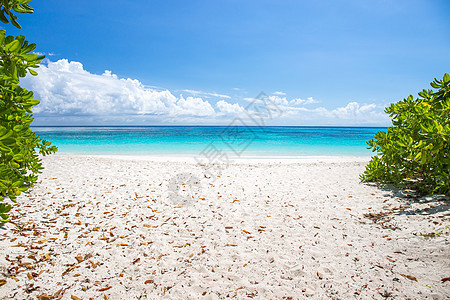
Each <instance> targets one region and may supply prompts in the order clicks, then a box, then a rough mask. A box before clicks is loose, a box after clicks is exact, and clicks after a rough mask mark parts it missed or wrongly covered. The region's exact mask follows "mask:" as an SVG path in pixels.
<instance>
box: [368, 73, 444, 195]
mask: <svg viewBox="0 0 450 300" xmlns="http://www.w3.org/2000/svg"><path fill="white" fill-rule="evenodd" d="M431 87H432V88H434V89H435V90H431V89H429V90H425V89H424V90H423V91H422V92H420V93H419V98H416V99H414V98H413V96H409V97H408V98H406V99H403V100H402V101H399V102H397V103H393V104H391V106H389V107H388V108H386V113H388V114H389V116H390V117H391V118H392V126H391V127H389V128H388V130H387V131H380V132H378V133H377V134H375V136H374V139H372V140H370V141H369V142H368V145H369V146H370V147H369V148H371V149H372V151H373V152H376V153H377V155H376V156H374V157H372V159H371V161H370V162H369V164H368V165H367V166H366V170H365V172H364V173H363V174H362V175H361V180H362V181H365V182H381V183H393V184H396V185H399V186H402V187H409V188H413V189H415V190H416V191H417V192H419V193H422V194H434V193H441V194H446V195H448V194H450V143H449V141H450V76H449V75H448V74H447V73H446V74H445V75H444V77H443V79H442V80H437V79H435V80H434V81H433V82H432V83H431Z"/></svg>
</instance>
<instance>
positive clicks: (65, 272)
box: [61, 266, 78, 276]
mask: <svg viewBox="0 0 450 300" xmlns="http://www.w3.org/2000/svg"><path fill="white" fill-rule="evenodd" d="M75 268H78V266H71V267H69V268H67V270H65V271H64V272H63V273H62V274H61V276H64V275H66V274H67V273H69V272H70V271H72V270H73V269H75Z"/></svg>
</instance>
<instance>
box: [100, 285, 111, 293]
mask: <svg viewBox="0 0 450 300" xmlns="http://www.w3.org/2000/svg"><path fill="white" fill-rule="evenodd" d="M109 289H112V286H107V287H104V288H101V289H99V290H98V291H99V292H104V291H107V290H109Z"/></svg>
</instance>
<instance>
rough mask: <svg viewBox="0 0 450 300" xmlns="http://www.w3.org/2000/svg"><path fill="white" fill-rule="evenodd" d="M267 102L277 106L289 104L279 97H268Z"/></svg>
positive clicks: (284, 98)
mask: <svg viewBox="0 0 450 300" xmlns="http://www.w3.org/2000/svg"><path fill="white" fill-rule="evenodd" d="M268 98H269V100H270V101H272V102H273V103H275V104H277V105H288V104H289V102H288V101H287V99H286V97H280V96H268Z"/></svg>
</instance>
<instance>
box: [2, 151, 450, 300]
mask: <svg viewBox="0 0 450 300" xmlns="http://www.w3.org/2000/svg"><path fill="white" fill-rule="evenodd" d="M367 161H368V159H365V158H364V159H361V158H359V159H357V158H354V159H349V158H326V159H320V158H314V159H311V158H309V159H284V160H280V159H277V158H271V159H262V160H260V159H257V158H253V159H250V158H249V159H241V160H236V161H235V162H233V163H232V164H231V165H229V166H225V165H222V166H221V165H215V166H212V168H213V171H211V169H209V170H210V171H211V172H206V173H205V168H207V167H208V166H201V165H198V164H196V163H195V162H194V161H191V160H183V159H174V160H167V161H165V160H164V159H156V158H155V159H152V158H142V157H96V156H71V155H53V156H50V157H45V158H44V163H45V164H44V166H45V170H44V172H43V174H42V175H41V176H40V179H39V182H38V184H37V185H36V186H35V187H34V188H33V189H31V191H30V192H29V193H28V194H23V195H21V196H20V197H19V198H18V203H17V205H16V206H15V207H14V208H13V211H12V213H11V216H12V222H11V223H8V224H6V225H4V226H3V227H2V228H1V229H0V240H1V243H0V271H1V272H0V280H2V281H3V285H2V286H0V298H1V299H36V298H38V299H224V298H235V299H251V298H253V299H303V298H311V299H386V298H396V299H449V296H450V281H443V280H442V279H443V278H447V277H450V247H449V237H450V211H449V209H448V208H449V202H448V200H447V201H445V200H442V198H441V197H438V196H437V197H433V198H423V199H419V200H418V199H412V198H408V197H403V196H402V197H400V196H401V195H400V194H399V193H397V192H395V191H393V190H390V189H387V188H381V187H377V186H375V185H368V184H362V183H360V181H359V174H360V173H362V172H363V170H364V166H365V164H366V163H367ZM220 169H222V170H220ZM177 174H184V175H177ZM185 178H188V179H189V180H190V184H187V185H184V186H183V185H182V181H183V179H185ZM183 190H184V191H183ZM430 233H431V234H430ZM433 233H434V234H433ZM426 234H428V235H427V236H424V235H426ZM39 297H40V298H39Z"/></svg>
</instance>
